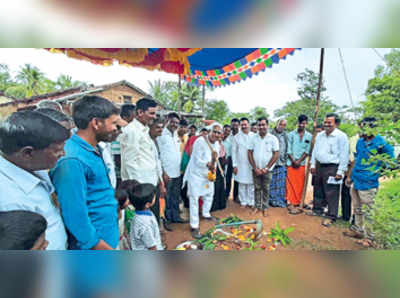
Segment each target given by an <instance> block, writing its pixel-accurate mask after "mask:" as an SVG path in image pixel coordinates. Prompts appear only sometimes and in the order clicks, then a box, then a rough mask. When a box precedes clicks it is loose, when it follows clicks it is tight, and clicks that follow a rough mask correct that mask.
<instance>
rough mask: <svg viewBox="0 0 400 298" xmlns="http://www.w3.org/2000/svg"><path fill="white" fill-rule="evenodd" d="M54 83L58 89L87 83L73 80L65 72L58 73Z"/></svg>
mask: <svg viewBox="0 0 400 298" xmlns="http://www.w3.org/2000/svg"><path fill="white" fill-rule="evenodd" d="M54 84H55V86H54V87H55V88H57V89H59V90H64V89H69V88H75V87H79V86H87V85H88V84H87V83H86V82H81V81H75V80H73V79H72V77H71V76H69V75H65V74H60V75H59V76H58V78H57V80H56V82H55V83H54Z"/></svg>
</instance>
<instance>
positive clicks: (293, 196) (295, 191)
mask: <svg viewBox="0 0 400 298" xmlns="http://www.w3.org/2000/svg"><path fill="white" fill-rule="evenodd" d="M305 178H306V166H301V167H299V168H296V169H295V168H293V167H288V169H287V178H286V193H287V201H288V202H289V203H290V204H292V205H299V204H300V203H301V194H302V192H303V187H304V181H305Z"/></svg>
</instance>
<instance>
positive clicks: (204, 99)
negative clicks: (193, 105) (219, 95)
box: [201, 85, 206, 118]
mask: <svg viewBox="0 0 400 298" xmlns="http://www.w3.org/2000/svg"><path fill="white" fill-rule="evenodd" d="M202 100H203V101H202V104H201V113H202V114H203V118H204V117H205V116H204V106H205V104H206V86H205V85H203V89H202Z"/></svg>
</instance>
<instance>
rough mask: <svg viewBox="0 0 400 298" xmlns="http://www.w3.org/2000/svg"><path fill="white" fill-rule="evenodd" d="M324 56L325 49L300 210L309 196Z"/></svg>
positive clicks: (320, 70)
mask: <svg viewBox="0 0 400 298" xmlns="http://www.w3.org/2000/svg"><path fill="white" fill-rule="evenodd" d="M324 55H325V49H324V48H321V57H320V63H319V80H318V91H317V99H316V101H315V112H314V128H313V136H312V141H311V148H310V154H309V158H308V162H307V167H306V177H305V181H304V186H303V192H302V194H301V204H300V208H303V207H304V200H305V198H306V194H307V186H308V179H309V176H310V159H311V153H312V151H313V149H314V144H315V138H316V136H317V129H316V128H317V121H318V111H319V100H320V97H321V86H322V74H323V71H324Z"/></svg>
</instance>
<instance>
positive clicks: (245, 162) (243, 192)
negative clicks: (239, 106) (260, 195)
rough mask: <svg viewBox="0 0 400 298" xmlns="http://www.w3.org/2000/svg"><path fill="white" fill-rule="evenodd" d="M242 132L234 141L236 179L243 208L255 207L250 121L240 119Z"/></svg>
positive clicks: (234, 171)
mask: <svg viewBox="0 0 400 298" xmlns="http://www.w3.org/2000/svg"><path fill="white" fill-rule="evenodd" d="M240 126H241V131H240V132H239V133H238V134H237V135H235V136H234V137H233V139H232V165H233V174H234V175H235V176H234V179H235V180H236V181H237V182H238V183H239V201H240V205H241V207H243V208H244V207H249V208H251V207H254V180H253V173H252V168H251V165H250V162H249V158H248V149H249V144H250V140H251V138H252V137H253V136H254V133H252V132H250V131H249V129H250V128H249V119H247V118H245V117H244V118H241V119H240Z"/></svg>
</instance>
